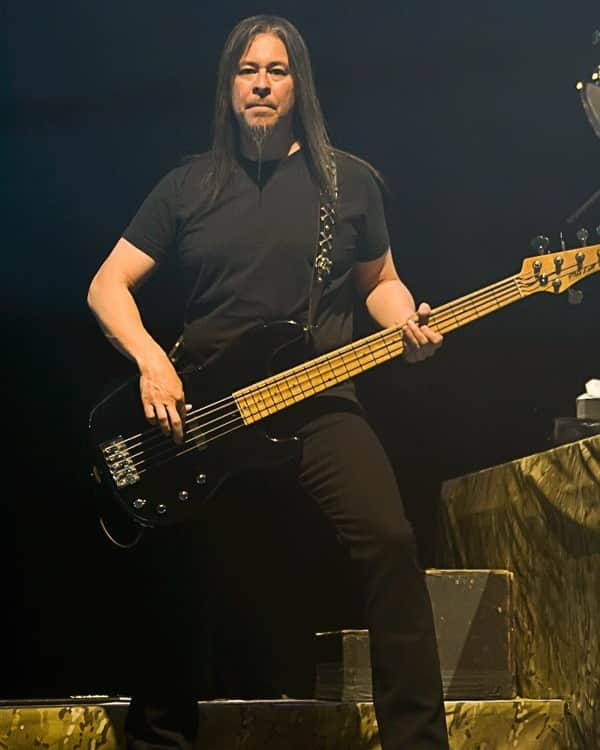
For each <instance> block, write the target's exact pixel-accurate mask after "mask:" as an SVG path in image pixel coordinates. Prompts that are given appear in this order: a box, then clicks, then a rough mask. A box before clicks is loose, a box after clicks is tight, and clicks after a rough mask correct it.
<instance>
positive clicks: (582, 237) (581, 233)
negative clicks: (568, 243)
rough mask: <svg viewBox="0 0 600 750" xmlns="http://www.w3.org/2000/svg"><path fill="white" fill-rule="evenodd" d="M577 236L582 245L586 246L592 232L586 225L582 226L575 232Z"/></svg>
mask: <svg viewBox="0 0 600 750" xmlns="http://www.w3.org/2000/svg"><path fill="white" fill-rule="evenodd" d="M575 236H576V237H577V239H578V240H579V242H581V246H582V247H585V245H586V243H587V241H588V237H589V236H590V233H589V232H588V230H587V229H586V228H585V227H581V228H580V229H578V230H577V232H576V233H575Z"/></svg>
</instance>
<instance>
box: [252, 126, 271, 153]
mask: <svg viewBox="0 0 600 750" xmlns="http://www.w3.org/2000/svg"><path fill="white" fill-rule="evenodd" d="M273 129H274V128H273V125H267V124H266V123H262V122H261V123H259V124H256V125H248V135H249V136H250V138H252V140H253V141H254V143H255V145H256V148H257V150H258V153H259V154H260V153H261V152H262V146H263V143H264V142H265V141H266V140H267V138H268V136H269V135H270V134H271V133H272V132H273Z"/></svg>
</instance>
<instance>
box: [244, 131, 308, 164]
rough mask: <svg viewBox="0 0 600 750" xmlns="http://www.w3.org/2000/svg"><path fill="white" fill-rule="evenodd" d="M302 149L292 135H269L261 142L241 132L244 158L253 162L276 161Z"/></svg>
mask: <svg viewBox="0 0 600 750" xmlns="http://www.w3.org/2000/svg"><path fill="white" fill-rule="evenodd" d="M299 148H300V143H299V141H297V140H296V138H294V135H293V134H292V133H289V134H286V135H283V134H280V133H272V134H268V135H267V136H266V137H265V139H264V141H262V142H260V141H258V140H255V139H254V138H252V136H251V135H250V134H249V133H248V132H246V131H242V132H240V152H241V154H242V156H243V157H245V158H246V159H250V160H251V161H259V160H260V161H274V160H279V159H285V158H286V156H291V154H293V153H294V152H295V151H298V149H299Z"/></svg>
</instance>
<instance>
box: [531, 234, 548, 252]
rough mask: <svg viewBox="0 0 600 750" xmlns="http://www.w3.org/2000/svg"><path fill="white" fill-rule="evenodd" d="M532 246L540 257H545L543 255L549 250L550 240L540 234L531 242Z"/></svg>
mask: <svg viewBox="0 0 600 750" xmlns="http://www.w3.org/2000/svg"><path fill="white" fill-rule="evenodd" d="M530 244H531V247H532V248H533V249H534V250H535V251H536V252H537V253H538V254H539V255H543V254H544V253H545V252H546V251H547V249H548V245H549V244H550V240H549V238H548V237H546V236H545V235H543V234H538V235H536V236H535V237H534V238H533V239H532V240H531V243H530Z"/></svg>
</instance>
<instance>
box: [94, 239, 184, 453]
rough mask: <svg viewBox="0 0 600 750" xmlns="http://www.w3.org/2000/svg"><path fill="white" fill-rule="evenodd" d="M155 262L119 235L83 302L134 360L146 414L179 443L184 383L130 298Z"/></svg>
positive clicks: (181, 428) (110, 338) (110, 337)
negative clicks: (145, 325)
mask: <svg viewBox="0 0 600 750" xmlns="http://www.w3.org/2000/svg"><path fill="white" fill-rule="evenodd" d="M155 266H156V263H155V261H154V260H153V259H152V258H151V257H150V256H149V255H146V253H144V252H142V251H141V250H139V249H138V248H137V247H135V245H132V244H131V243H130V242H128V241H127V240H126V239H124V238H121V239H120V240H119V241H118V242H117V244H116V245H115V247H114V248H113V249H112V251H111V252H110V254H109V255H108V257H107V258H106V259H105V261H104V262H103V263H102V265H101V266H100V268H99V269H98V271H97V272H96V274H95V275H94V277H93V279H92V281H91V283H90V286H89V289H88V295H87V303H88V306H89V308H90V310H91V311H92V313H93V314H94V316H95V318H96V320H97V321H98V324H99V325H100V327H101V329H102V331H103V333H104V335H105V336H106V338H107V339H108V340H109V341H110V343H111V344H112V345H113V346H114V347H115V348H116V349H118V351H120V352H121V353H122V354H124V355H125V356H126V357H128V358H129V359H131V360H133V361H134V362H135V363H136V365H137V367H138V369H139V372H140V396H141V400H142V406H143V408H144V413H145V415H146V418H147V419H148V420H149V422H150V423H151V424H156V423H158V424H159V425H160V427H161V429H162V431H163V432H164V433H165V434H166V435H172V436H173V438H174V439H175V440H176V442H181V441H182V440H183V420H184V416H185V411H186V407H185V397H184V393H183V385H182V383H181V380H180V378H179V376H178V375H177V372H176V370H175V368H174V367H173V364H172V362H171V361H170V359H169V357H168V355H167V353H166V352H165V350H164V349H163V348H162V347H161V346H160V345H159V344H158V342H157V341H155V339H153V338H152V336H151V335H150V334H149V333H148V331H147V330H146V328H145V327H144V324H143V322H142V317H141V315H140V311H139V308H138V306H137V303H136V301H135V298H134V296H133V291H134V290H135V289H136V288H137V287H138V286H139V285H140V284H142V283H143V281H144V280H145V279H146V278H147V277H148V276H149V275H150V274H151V273H152V271H153V270H154V268H155Z"/></svg>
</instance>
